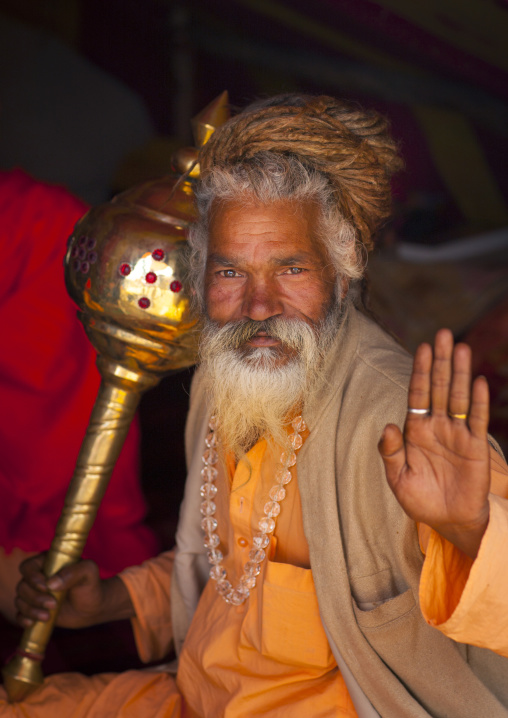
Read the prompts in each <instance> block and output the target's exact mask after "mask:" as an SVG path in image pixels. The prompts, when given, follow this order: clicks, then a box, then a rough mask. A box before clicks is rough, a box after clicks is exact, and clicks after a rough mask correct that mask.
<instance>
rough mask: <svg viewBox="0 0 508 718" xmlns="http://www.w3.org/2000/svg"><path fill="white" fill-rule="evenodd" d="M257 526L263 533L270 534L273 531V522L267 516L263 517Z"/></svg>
mask: <svg viewBox="0 0 508 718" xmlns="http://www.w3.org/2000/svg"><path fill="white" fill-rule="evenodd" d="M258 526H259V528H260V529H261V531H262V532H263V533H265V534H271V533H273V532H274V530H275V521H274V520H273V519H271V518H269V517H268V516H265V517H264V518H262V519H261V520H260V521H259V523H258Z"/></svg>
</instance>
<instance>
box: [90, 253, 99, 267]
mask: <svg viewBox="0 0 508 718" xmlns="http://www.w3.org/2000/svg"><path fill="white" fill-rule="evenodd" d="M98 258H99V255H98V254H97V252H88V257H87V259H88V261H89V262H90V264H95V262H96V261H97V259H98Z"/></svg>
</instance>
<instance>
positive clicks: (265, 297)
mask: <svg viewBox="0 0 508 718" xmlns="http://www.w3.org/2000/svg"><path fill="white" fill-rule="evenodd" d="M283 312H284V305H283V303H282V299H281V297H280V296H279V292H278V289H277V287H276V286H275V285H274V283H272V282H269V281H267V280H265V279H258V278H253V277H252V278H250V279H249V281H248V283H247V286H246V288H245V295H244V298H243V302H242V315H243V316H244V317H246V318H248V319H254V320H256V321H258V322H262V321H264V320H265V319H269V318H270V317H274V316H277V315H279V314H282V313H283Z"/></svg>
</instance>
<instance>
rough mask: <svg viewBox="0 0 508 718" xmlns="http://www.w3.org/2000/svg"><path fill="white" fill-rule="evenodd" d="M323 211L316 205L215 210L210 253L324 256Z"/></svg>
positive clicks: (281, 203) (234, 205)
mask: <svg viewBox="0 0 508 718" xmlns="http://www.w3.org/2000/svg"><path fill="white" fill-rule="evenodd" d="M318 215H319V209H318V207H317V205H316V204H315V203H313V202H301V203H297V202H292V201H290V200H277V201H274V202H270V203H268V204H261V203H259V202H253V201H247V202H240V201H229V202H223V203H221V204H219V205H218V206H215V207H213V208H212V214H211V218H210V231H209V240H208V252H209V253H219V254H224V253H227V252H229V251H232V252H241V251H242V250H250V251H252V250H253V249H256V248H257V249H259V251H260V252H278V251H283V252H287V251H293V252H294V251H300V252H307V253H311V254H313V255H316V257H321V256H324V251H323V249H322V246H321V242H319V240H318V239H317V225H318Z"/></svg>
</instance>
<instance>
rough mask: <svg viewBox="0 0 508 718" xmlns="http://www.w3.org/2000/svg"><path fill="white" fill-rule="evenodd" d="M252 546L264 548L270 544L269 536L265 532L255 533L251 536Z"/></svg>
mask: <svg viewBox="0 0 508 718" xmlns="http://www.w3.org/2000/svg"><path fill="white" fill-rule="evenodd" d="M252 545H253V546H254V548H266V547H267V546H269V545H270V537H269V536H267V535H266V534H255V535H254V536H253V538H252Z"/></svg>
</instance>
